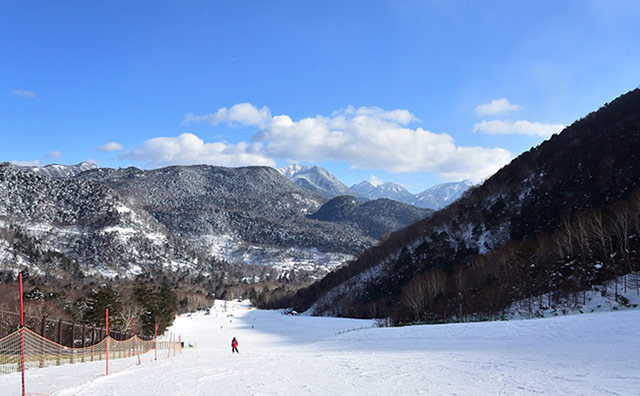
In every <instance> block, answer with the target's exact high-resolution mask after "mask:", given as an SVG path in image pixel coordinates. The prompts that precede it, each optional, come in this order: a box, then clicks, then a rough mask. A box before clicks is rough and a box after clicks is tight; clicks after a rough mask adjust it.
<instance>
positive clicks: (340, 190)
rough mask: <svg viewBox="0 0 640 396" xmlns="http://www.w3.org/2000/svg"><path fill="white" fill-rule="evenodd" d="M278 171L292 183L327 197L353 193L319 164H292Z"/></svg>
mask: <svg viewBox="0 0 640 396" xmlns="http://www.w3.org/2000/svg"><path fill="white" fill-rule="evenodd" d="M278 172H280V173H281V174H282V175H283V176H284V177H286V178H287V179H289V180H290V181H291V182H293V183H294V184H297V185H299V186H301V187H304V188H306V189H308V190H311V191H314V192H317V193H319V194H321V195H322V196H324V197H325V198H328V199H331V198H334V197H337V196H340V195H354V193H353V191H351V190H350V189H349V187H347V186H346V185H344V183H342V182H341V181H340V180H338V178H337V177H335V176H334V175H332V174H331V173H329V172H328V171H327V170H326V169H324V168H321V167H319V166H306V165H299V164H292V165H289V166H287V167H284V168H279V169H278Z"/></svg>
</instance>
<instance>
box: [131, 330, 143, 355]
mask: <svg viewBox="0 0 640 396" xmlns="http://www.w3.org/2000/svg"><path fill="white" fill-rule="evenodd" d="M131 331H132V332H133V345H134V346H135V351H136V353H137V354H138V364H142V361H140V350H139V349H138V337H136V329H135V328H134V327H133V319H131Z"/></svg>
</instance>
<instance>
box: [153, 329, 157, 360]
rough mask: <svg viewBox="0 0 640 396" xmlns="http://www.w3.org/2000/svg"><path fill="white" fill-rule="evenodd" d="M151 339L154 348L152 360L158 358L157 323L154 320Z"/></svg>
mask: <svg viewBox="0 0 640 396" xmlns="http://www.w3.org/2000/svg"><path fill="white" fill-rule="evenodd" d="M153 340H154V341H155V342H154V345H153V349H154V350H155V352H154V355H155V356H154V358H153V360H158V323H157V322H156V329H155V330H154V331H153Z"/></svg>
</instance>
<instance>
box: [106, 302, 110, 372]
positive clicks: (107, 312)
mask: <svg viewBox="0 0 640 396" xmlns="http://www.w3.org/2000/svg"><path fill="white" fill-rule="evenodd" d="M106 316H107V337H106V339H107V373H106V374H105V375H109V308H107V311H106Z"/></svg>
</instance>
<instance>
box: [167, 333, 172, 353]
mask: <svg viewBox="0 0 640 396" xmlns="http://www.w3.org/2000/svg"><path fill="white" fill-rule="evenodd" d="M172 337H173V333H171V332H169V343H168V344H167V359H169V358H170V357H171V338H172Z"/></svg>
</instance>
